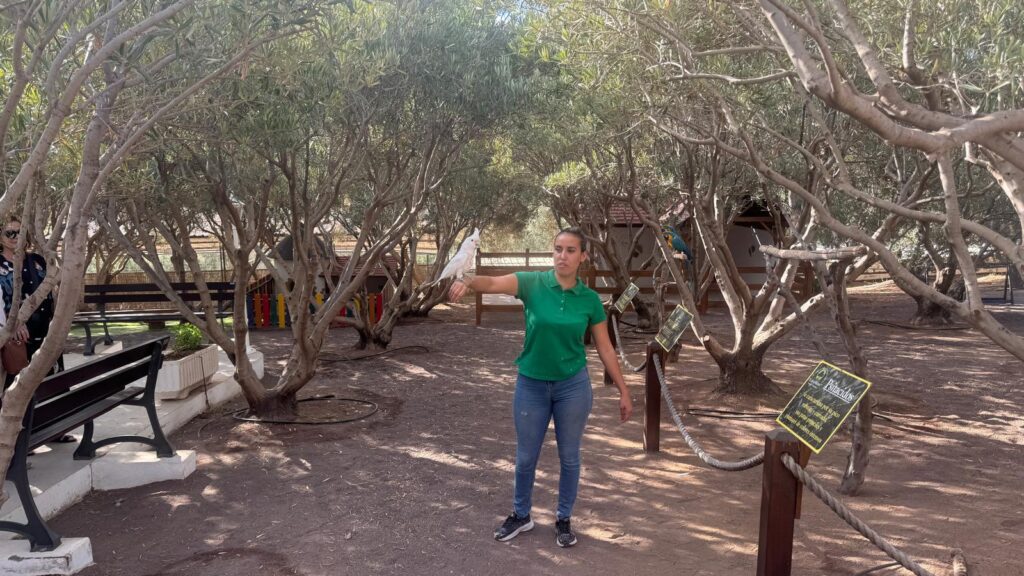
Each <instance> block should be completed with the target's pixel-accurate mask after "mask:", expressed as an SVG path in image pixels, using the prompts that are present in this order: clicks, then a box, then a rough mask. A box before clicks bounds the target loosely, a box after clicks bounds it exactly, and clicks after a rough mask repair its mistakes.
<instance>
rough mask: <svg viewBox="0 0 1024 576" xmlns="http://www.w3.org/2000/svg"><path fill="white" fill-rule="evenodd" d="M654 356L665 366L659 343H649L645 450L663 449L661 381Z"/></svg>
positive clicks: (645, 380) (645, 389)
mask: <svg viewBox="0 0 1024 576" xmlns="http://www.w3.org/2000/svg"><path fill="white" fill-rule="evenodd" d="M654 358H657V359H658V362H660V363H661V366H662V368H664V366H665V350H664V349H663V348H662V347H661V346H660V345H659V344H658V343H657V342H651V343H649V344H648V345H647V372H646V375H645V377H644V396H645V398H644V452H657V451H658V450H660V449H661V382H659V381H658V372H657V371H656V370H655V368H654Z"/></svg>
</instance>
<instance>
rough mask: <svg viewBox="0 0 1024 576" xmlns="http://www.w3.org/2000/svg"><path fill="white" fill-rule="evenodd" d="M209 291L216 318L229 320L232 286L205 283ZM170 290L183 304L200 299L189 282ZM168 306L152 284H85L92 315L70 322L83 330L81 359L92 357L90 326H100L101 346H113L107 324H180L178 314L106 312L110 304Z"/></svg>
mask: <svg viewBox="0 0 1024 576" xmlns="http://www.w3.org/2000/svg"><path fill="white" fill-rule="evenodd" d="M206 286H207V287H208V288H209V289H210V299H211V300H213V301H214V302H216V303H217V317H218V318H226V317H227V316H230V314H231V313H230V312H228V311H227V310H228V308H230V305H231V303H232V302H234V299H235V285H234V283H233V282H207V283H206ZM171 288H173V289H174V291H175V292H177V293H178V295H179V296H180V297H181V299H182V300H184V301H185V302H201V301H202V296H201V295H200V293H199V289H198V288H197V287H196V285H195V283H193V282H175V283H173V284H171ZM154 302H169V300H168V299H167V295H165V294H164V293H163V291H162V290H160V288H159V287H158V286H157V285H156V284H88V285H86V286H85V303H86V304H92V305H95V306H96V310H95V311H85V312H79V313H78V314H75V318H74V320H73V321H72V322H73V324H75V325H77V326H82V327H83V328H85V353H84V354H85V356H92V355H93V353H94V352H95V349H96V343H95V341H94V340H93V338H92V329H91V326H92V325H93V324H102V325H103V343H104V344H107V345H108V346H109V345H110V344H113V343H114V339H113V338H111V337H110V330H109V328H108V324H109V323H111V322H146V323H149V324H154V323H160V324H163V323H165V322H171V321H176V320H177V321H181V320H184V319H185V318H184V316H182V314H181V312H179V311H177V310H171V309H167V308H161V309H148V310H110V309H108V306H110V305H114V304H139V303H154Z"/></svg>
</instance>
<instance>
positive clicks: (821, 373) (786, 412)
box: [775, 361, 871, 454]
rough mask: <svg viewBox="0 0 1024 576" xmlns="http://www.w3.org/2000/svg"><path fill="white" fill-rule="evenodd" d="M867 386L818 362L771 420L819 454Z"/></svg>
mask: <svg viewBox="0 0 1024 576" xmlns="http://www.w3.org/2000/svg"><path fill="white" fill-rule="evenodd" d="M869 388H871V382H868V381H867V380H865V379H863V378H861V377H859V376H857V375H855V374H852V373H850V372H847V371H846V370H843V369H842V368H839V367H838V366H833V365H832V364H829V363H828V362H824V361H823V362H819V363H818V365H817V366H816V367H815V368H814V370H813V371H812V372H811V375H810V376H808V377H807V380H806V381H805V382H804V384H803V386H801V387H800V389H799V390H797V391H796V394H795V395H793V398H792V399H791V400H790V401H789V404H787V405H786V408H785V409H783V410H782V413H781V414H779V417H778V418H776V419H775V421H776V422H778V423H779V424H780V425H782V427H783V428H785V429H786V430H789V431H790V432H792V433H793V435H794V436H796V437H797V438H799V439H800V441H801V442H803V443H804V444H806V445H807V447H808V448H810V449H811V450H813V451H814V453H815V454H819V453H820V452H821V449H822V448H824V447H825V444H828V441H829V440H831V439H832V436H834V435H835V433H836V431H837V430H839V427H840V426H842V425H843V422H845V421H846V417H847V416H849V415H850V412H852V411H853V407H854V406H856V405H857V403H858V402H860V399H861V398H863V397H864V394H866V393H867V391H868V389H869Z"/></svg>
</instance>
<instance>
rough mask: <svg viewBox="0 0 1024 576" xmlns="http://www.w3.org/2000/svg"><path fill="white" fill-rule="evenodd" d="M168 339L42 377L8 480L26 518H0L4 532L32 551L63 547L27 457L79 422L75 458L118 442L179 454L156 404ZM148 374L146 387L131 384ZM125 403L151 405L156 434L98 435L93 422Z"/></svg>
mask: <svg viewBox="0 0 1024 576" xmlns="http://www.w3.org/2000/svg"><path fill="white" fill-rule="evenodd" d="M169 338H170V337H169V336H164V337H161V338H157V339H154V340H150V341H148V342H145V343H142V344H139V345H137V346H132V347H131V348H128V349H127V350H123V351H121V352H116V353H114V354H109V355H105V356H103V357H101V358H97V359H95V360H93V361H91V362H87V363H85V364H82V365H79V366H75V367H74V368H71V369H69V370H66V371H64V372H60V373H58V374H54V375H52V376H49V377H47V378H46V379H45V380H43V382H42V383H41V384H40V386H39V389H38V390H36V393H35V396H34V398H33V400H32V402H31V404H30V405H29V408H28V410H27V412H26V413H25V419H24V421H23V428H22V430H21V433H20V434H19V435H18V440H17V442H16V443H15V445H14V457H13V458H12V459H11V464H10V467H9V468H8V470H7V479H8V480H10V481H11V482H13V483H14V486H15V488H16V489H17V492H18V498H19V499H20V501H21V507H22V510H24V512H25V518H26V522H25V523H24V524H21V523H17V522H3V521H0V530H4V531H8V532H16V533H18V534H21V535H22V536H25V537H26V538H27V539H28V540H29V541H30V543H31V545H32V551H33V552H39V551H47V550H53V549H54V548H56V547H57V546H60V536H59V535H57V533H55V532H54V531H53V530H51V529H50V528H49V527H48V526H47V525H46V522H45V521H43V518H42V516H41V515H40V514H39V510H38V509H37V508H36V504H35V500H34V499H33V497H32V489H31V487H30V486H29V482H28V462H27V458H28V454H29V452H30V451H32V450H33V449H35V448H38V447H39V446H42V445H43V444H47V443H49V442H52V441H54V440H56V439H58V438H60V437H62V436H64V435H65V434H67V433H68V432H70V431H71V430H74V429H75V428H78V427H79V426H83V425H84V427H85V428H84V431H83V436H82V441H81V443H79V445H78V448H77V449H76V450H75V455H74V458H75V460H91V459H93V458H95V457H96V450H97V449H98V448H102V447H103V446H108V445H110V444H115V443H118V442H136V443H139V444H146V445H148V446H151V447H153V448H154V449H155V450H156V453H157V456H159V457H160V458H169V457H171V456H174V449H173V448H171V445H170V443H169V442H168V441H167V437H166V436H164V432H163V430H162V429H161V428H160V421H159V420H158V419H157V413H156V403H155V398H156V397H155V392H156V378H157V373H158V372H159V371H160V366H161V364H162V362H163V349H164V347H165V346H166V344H167V341H168V339H169ZM143 378H145V385H144V386H137V385H135V386H133V385H132V384H133V383H135V382H136V381H138V380H140V379H143ZM121 404H125V405H129V406H139V407H142V408H145V409H146V413H147V415H148V416H149V424H150V427H151V428H152V429H153V437H152V438H147V437H145V436H115V437H112V438H105V439H102V440H94V439H93V420H94V419H96V418H98V417H99V416H102V415H103V414H106V413H107V412H109V411H110V410H113V409H114V408H116V407H117V406H119V405H121Z"/></svg>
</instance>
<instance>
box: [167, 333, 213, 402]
mask: <svg viewBox="0 0 1024 576" xmlns="http://www.w3.org/2000/svg"><path fill="white" fill-rule="evenodd" d="M218 349H219V348H218V347H217V346H207V347H206V348H203V349H202V350H199V351H198V352H195V353H194V354H192V355H191V356H186V357H185V358H182V359H180V360H164V365H163V367H162V368H161V369H160V374H159V375H158V376H157V379H156V397H157V398H159V399H161V400H177V399H180V398H185V397H186V396H188V395H189V393H190V392H192V390H194V389H196V388H197V387H199V386H202V385H203V383H204V382H209V380H210V378H212V377H213V375H214V374H216V373H217V367H218V366H217V365H218V357H217V350H218Z"/></svg>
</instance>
